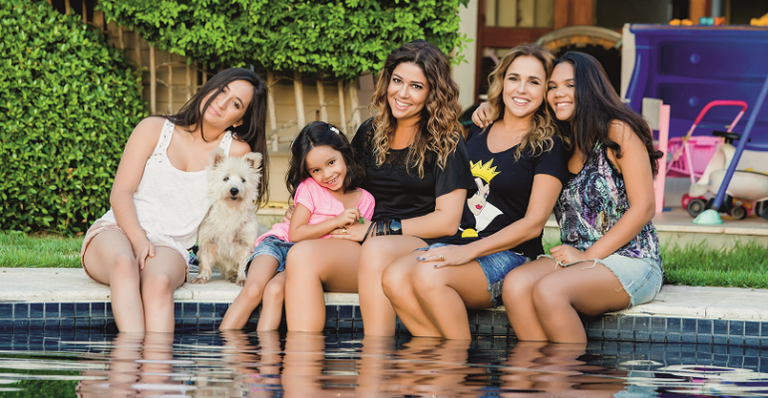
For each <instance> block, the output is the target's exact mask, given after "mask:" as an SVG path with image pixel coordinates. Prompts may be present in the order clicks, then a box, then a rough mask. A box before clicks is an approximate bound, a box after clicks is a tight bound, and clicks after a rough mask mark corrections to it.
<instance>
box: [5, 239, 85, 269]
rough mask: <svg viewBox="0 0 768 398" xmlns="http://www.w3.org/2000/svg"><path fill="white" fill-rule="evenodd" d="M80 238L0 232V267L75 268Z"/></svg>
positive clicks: (78, 256)
mask: <svg viewBox="0 0 768 398" xmlns="http://www.w3.org/2000/svg"><path fill="white" fill-rule="evenodd" d="M82 244H83V238H82V237H78V238H64V237H60V236H55V235H39V236H28V235H27V234H25V233H21V232H0V267H9V268H22V267H23V268H50V267H53V268H78V267H80V247H81V246H82Z"/></svg>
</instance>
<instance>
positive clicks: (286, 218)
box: [280, 205, 296, 224]
mask: <svg viewBox="0 0 768 398" xmlns="http://www.w3.org/2000/svg"><path fill="white" fill-rule="evenodd" d="M294 210H296V206H294V205H290V206H288V208H287V209H286V210H285V214H284V215H283V219H282V220H280V222H284V223H288V224H290V223H291V217H293V211H294Z"/></svg>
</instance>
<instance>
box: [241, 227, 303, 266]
mask: <svg viewBox="0 0 768 398" xmlns="http://www.w3.org/2000/svg"><path fill="white" fill-rule="evenodd" d="M295 244H296V242H286V241H284V240H282V239H280V238H278V237H277V236H274V235H270V236H267V237H266V238H264V240H262V241H261V242H259V244H258V246H256V248H255V249H253V254H251V257H248V263H247V265H246V266H245V273H246V274H247V273H248V269H249V268H251V261H253V259H254V258H256V257H258V256H271V257H274V258H275V260H277V262H278V263H279V264H280V265H279V266H278V267H277V271H276V272H275V273H277V272H282V271H285V260H286V258H287V257H288V249H290V248H291V247H292V246H293V245H295Z"/></svg>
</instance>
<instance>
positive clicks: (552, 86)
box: [547, 62, 576, 122]
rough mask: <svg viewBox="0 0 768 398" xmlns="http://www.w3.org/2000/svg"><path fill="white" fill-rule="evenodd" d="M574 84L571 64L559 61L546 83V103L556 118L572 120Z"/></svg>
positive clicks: (574, 94)
mask: <svg viewBox="0 0 768 398" xmlns="http://www.w3.org/2000/svg"><path fill="white" fill-rule="evenodd" d="M575 87H576V86H575V85H574V79H573V66H572V65H571V64H569V63H567V62H561V63H560V64H558V65H557V66H556V67H555V70H553V71H552V77H550V78H549V82H548V83H547V90H548V91H547V103H549V106H550V107H552V110H553V111H554V112H555V117H557V119H558V120H562V121H568V122H570V121H571V120H573V114H574V111H575V109H576V88H575Z"/></svg>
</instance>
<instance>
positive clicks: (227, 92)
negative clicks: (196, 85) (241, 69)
mask: <svg viewBox="0 0 768 398" xmlns="http://www.w3.org/2000/svg"><path fill="white" fill-rule="evenodd" d="M215 94H216V90H214V91H212V92H210V93H208V95H206V96H205V97H204V98H203V101H202V103H201V104H200V106H201V109H200V112H202V114H203V120H204V121H205V122H206V123H208V124H210V125H211V126H212V127H214V128H216V129H222V130H224V129H226V128H228V127H229V126H232V125H239V124H241V123H242V120H243V116H244V115H245V110H246V109H248V105H249V104H250V102H251V98H253V85H251V83H249V82H247V81H245V80H235V81H233V82H230V83H229V84H227V85H226V86H224V89H223V90H222V92H220V93H219V94H218V95H216V97H215V98H213V101H211V104H210V105H209V106H208V108H207V109H202V107H204V106H205V104H206V103H207V102H208V99H209V98H211V97H212V96H214V95H215Z"/></svg>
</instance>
